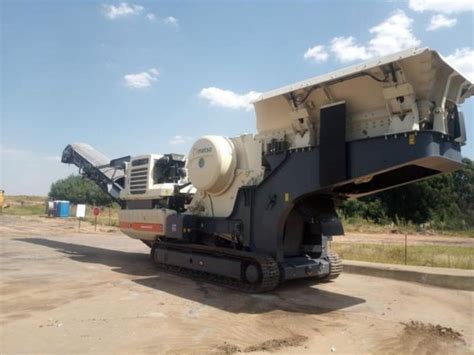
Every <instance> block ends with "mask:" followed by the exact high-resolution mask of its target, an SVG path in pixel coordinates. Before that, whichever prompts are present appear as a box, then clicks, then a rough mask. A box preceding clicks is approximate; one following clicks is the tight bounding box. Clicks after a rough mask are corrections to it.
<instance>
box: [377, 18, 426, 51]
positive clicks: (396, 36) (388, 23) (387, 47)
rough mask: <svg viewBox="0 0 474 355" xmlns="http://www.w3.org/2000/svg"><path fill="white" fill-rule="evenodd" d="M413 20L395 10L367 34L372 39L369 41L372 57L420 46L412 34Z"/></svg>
mask: <svg viewBox="0 0 474 355" xmlns="http://www.w3.org/2000/svg"><path fill="white" fill-rule="evenodd" d="M412 25H413V19H412V18H410V17H408V16H407V15H406V14H405V12H403V11H402V10H396V11H394V12H393V13H392V15H391V16H390V17H389V18H388V19H386V20H385V21H384V22H382V23H380V24H379V25H377V26H375V27H372V28H371V29H370V30H369V32H370V33H371V34H372V35H374V37H373V38H372V39H371V40H370V41H369V51H370V52H371V53H373V54H374V55H386V54H390V53H394V52H398V51H401V50H403V49H407V48H410V47H416V46H419V45H420V43H421V42H420V40H419V39H417V38H416V37H415V35H414V34H413V28H412Z"/></svg>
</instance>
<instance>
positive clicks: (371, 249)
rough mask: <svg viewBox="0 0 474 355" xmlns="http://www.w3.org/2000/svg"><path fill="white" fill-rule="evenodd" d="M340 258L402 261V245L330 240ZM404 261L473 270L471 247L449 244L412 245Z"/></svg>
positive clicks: (383, 261)
mask: <svg viewBox="0 0 474 355" xmlns="http://www.w3.org/2000/svg"><path fill="white" fill-rule="evenodd" d="M331 248H332V249H333V250H334V251H335V252H336V253H338V254H339V255H340V256H341V257H342V258H343V259H347V260H359V261H368V262H376V263H387V264H404V263H405V246H403V245H393V244H359V243H338V242H333V243H331ZM407 251H408V252H407V264H408V265H418V266H433V267H447V268H457V269H474V247H468V246H462V247H460V246H450V245H411V246H408V249H407Z"/></svg>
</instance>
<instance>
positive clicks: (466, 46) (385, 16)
mask: <svg viewBox="0 0 474 355" xmlns="http://www.w3.org/2000/svg"><path fill="white" fill-rule="evenodd" d="M0 3H1V96H0V97H1V102H0V103H1V116H0V119H1V132H0V133H1V146H0V148H1V164H0V172H1V174H0V175H1V176H0V186H1V188H4V189H5V190H6V192H7V194H40V195H45V194H46V193H47V192H48V190H49V186H50V184H51V182H53V181H54V180H56V179H58V178H61V177H65V176H67V175H69V174H71V173H74V172H76V169H75V168H74V167H72V166H71V167H68V166H66V165H64V164H61V163H60V162H59V156H60V154H61V152H62V150H63V148H64V147H65V146H66V145H67V144H68V143H71V142H87V143H89V144H91V145H92V146H94V147H96V148H97V149H98V150H100V151H102V152H104V153H105V154H106V155H108V156H109V157H111V158H113V157H119V156H123V155H128V154H131V155H136V154H142V153H168V152H171V151H173V152H181V153H187V151H188V149H189V148H190V146H191V144H192V142H193V140H194V139H196V138H198V137H199V136H201V135H204V134H220V135H228V136H233V135H238V134H241V133H252V132H255V119H254V112H253V109H252V107H251V105H250V104H249V101H250V100H251V99H253V98H255V97H256V96H258V93H260V92H264V91H267V90H271V89H274V88H277V87H280V86H283V85H286V84H289V83H292V82H295V81H299V80H303V79H307V78H309V77H313V76H316V75H319V74H323V73H325V72H327V71H331V70H334V69H338V68H342V67H344V66H348V65H351V64H354V63H356V62H358V61H361V60H363V59H367V58H370V57H373V56H377V55H380V54H387V53H388V52H390V51H396V50H400V49H404V48H407V47H411V46H413V45H414V46H418V47H424V46H427V47H430V48H433V49H436V50H438V51H440V52H441V53H442V54H443V55H444V56H449V58H450V59H451V60H452V61H453V62H455V63H456V65H457V66H458V67H459V68H460V69H461V70H462V71H464V72H466V73H467V74H469V75H473V73H474V68H473V64H472V63H474V52H473V46H474V45H473V32H474V28H473V26H474V21H473V1H472V0H467V1H466V0H458V1H452V0H450V1H447V0H433V1H428V2H427V1H425V0H410V1H408V0H407V1H388V2H383V1H290V0H287V1H273V2H270V1H239V2H231V1H223V0H221V1H199V2H198V1H159V2H157V1H153V2H152V1H130V2H126V3H123V2H109V1H100V2H95V1H60V0H57V1H41V0H40V1H21V0H15V1H6V0H2V1H0ZM472 101H473V100H472V99H471V101H470V102H467V103H466V104H464V106H463V108H462V109H463V111H464V112H465V116H466V119H467V123H468V127H467V128H468V135H469V136H470V137H474V133H473V132H474V123H473V120H474V117H473V116H474V103H473V102H472ZM473 139H474V138H473ZM463 153H464V155H465V156H467V157H470V158H474V143H473V142H470V143H468V145H467V146H466V147H464V152H463Z"/></svg>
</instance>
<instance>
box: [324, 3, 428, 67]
mask: <svg viewBox="0 0 474 355" xmlns="http://www.w3.org/2000/svg"><path fill="white" fill-rule="evenodd" d="M369 33H370V34H371V35H372V38H371V39H370V40H369V41H368V43H367V44H365V45H364V44H358V43H357V41H356V39H355V38H354V37H352V36H349V37H335V38H333V39H332V40H331V52H332V53H333V54H334V55H335V56H336V58H337V59H338V60H339V61H341V62H351V61H353V60H366V59H369V58H372V57H375V56H383V55H387V54H391V53H395V52H398V51H401V50H403V49H407V48H411V47H416V46H419V45H420V43H421V42H420V40H419V39H417V38H416V37H415V35H414V34H413V19H411V18H410V17H408V16H407V15H406V14H405V12H403V11H402V10H396V11H394V12H393V13H392V14H391V15H390V16H389V17H388V18H387V19H386V20H385V21H383V22H381V23H379V24H378V25H376V26H374V27H372V28H371V29H370V30H369Z"/></svg>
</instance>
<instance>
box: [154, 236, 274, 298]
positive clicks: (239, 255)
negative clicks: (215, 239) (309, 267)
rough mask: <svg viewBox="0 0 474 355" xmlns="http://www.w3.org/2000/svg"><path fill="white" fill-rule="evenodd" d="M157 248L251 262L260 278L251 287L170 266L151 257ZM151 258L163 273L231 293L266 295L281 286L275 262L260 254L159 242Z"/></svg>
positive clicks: (242, 282) (223, 278)
mask: <svg viewBox="0 0 474 355" xmlns="http://www.w3.org/2000/svg"><path fill="white" fill-rule="evenodd" d="M156 248H160V249H168V250H177V251H182V252H186V253H193V254H205V255H212V256H216V257H220V258H228V259H234V260H235V259H238V260H241V261H242V262H244V263H254V264H256V265H258V266H259V268H260V271H261V277H260V280H259V282H258V283H256V284H250V283H248V282H245V281H244V280H236V279H233V278H230V277H225V276H220V275H215V274H210V273H207V272H203V271H198V270H192V269H187V268H184V267H180V266H174V265H169V264H165V263H161V262H159V260H155V258H154V254H155V252H154V251H155V250H156ZM151 257H152V260H153V261H154V263H155V265H156V266H157V267H159V268H160V269H162V270H165V271H168V272H172V273H175V274H178V275H184V276H187V277H189V278H191V279H193V280H200V281H206V282H210V283H213V284H217V285H220V286H225V287H228V288H231V289H234V290H238V291H242V292H248V293H261V292H268V291H271V290H273V289H275V288H276V287H277V286H278V285H279V283H280V270H279V267H278V264H277V262H276V261H275V260H274V259H273V258H272V257H270V256H266V255H260V254H256V253H251V252H245V251H240V250H234V249H227V248H219V247H208V246H205V245H199V244H177V243H167V242H158V243H155V244H154V245H153V247H152V249H151Z"/></svg>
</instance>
